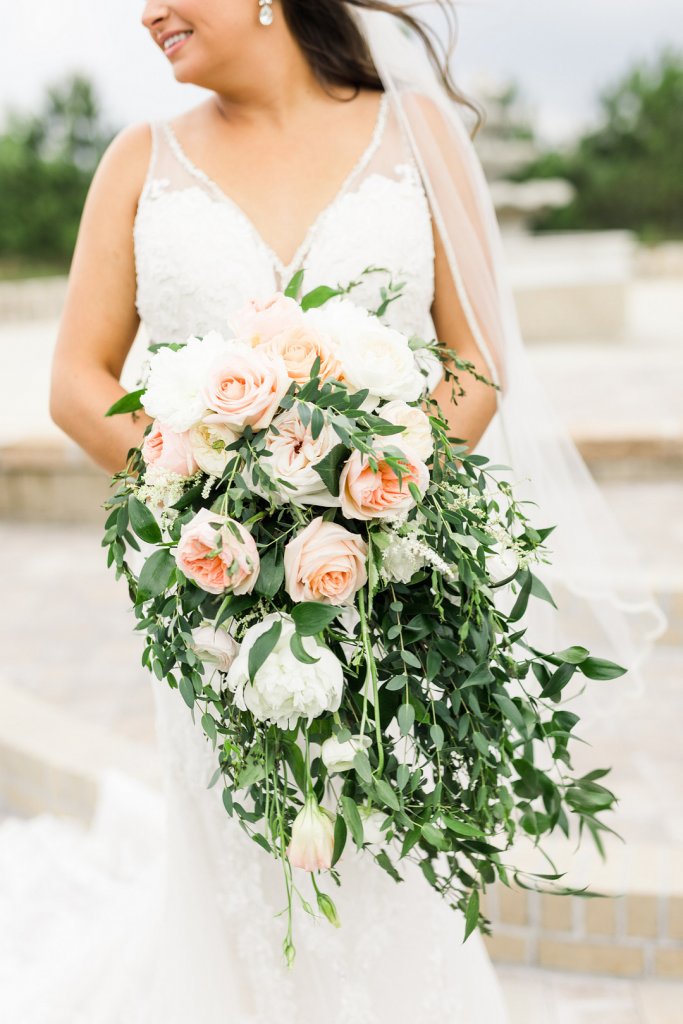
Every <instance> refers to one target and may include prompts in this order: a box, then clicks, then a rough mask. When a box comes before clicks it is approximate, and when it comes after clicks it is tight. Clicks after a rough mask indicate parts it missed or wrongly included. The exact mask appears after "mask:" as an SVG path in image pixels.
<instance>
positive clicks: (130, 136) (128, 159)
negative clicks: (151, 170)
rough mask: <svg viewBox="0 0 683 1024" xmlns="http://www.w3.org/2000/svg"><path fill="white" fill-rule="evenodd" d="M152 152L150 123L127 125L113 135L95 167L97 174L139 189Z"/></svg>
mask: <svg viewBox="0 0 683 1024" xmlns="http://www.w3.org/2000/svg"><path fill="white" fill-rule="evenodd" d="M151 153H152V126H151V125H150V124H148V123H145V122H141V123H139V124H132V125H129V126H128V127H127V128H123V129H122V130H121V131H120V132H118V134H116V135H115V136H114V138H113V139H112V140H111V142H110V143H109V145H108V146H107V148H106V150H105V151H104V154H103V156H102V159H101V160H100V163H99V166H98V168H97V172H96V176H97V177H98V178H99V179H100V180H102V179H108V180H111V181H117V182H118V184H119V186H120V187H121V186H122V187H125V186H127V185H130V187H131V188H134V187H136V186H137V185H139V186H140V189H141V188H142V186H143V184H144V181H145V176H146V174H147V168H148V165H149V161H150V157H151Z"/></svg>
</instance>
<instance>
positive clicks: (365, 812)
mask: <svg viewBox="0 0 683 1024" xmlns="http://www.w3.org/2000/svg"><path fill="white" fill-rule="evenodd" d="M358 812H359V814H360V820H361V821H362V822H363V841H364V842H365V843H369V844H370V845H371V846H375V845H378V844H383V843H386V841H387V834H386V832H384V831H382V825H383V824H384V822H385V821H386V820H387V816H386V814H383V813H382V811H376V810H374V808H372V807H359V808H358Z"/></svg>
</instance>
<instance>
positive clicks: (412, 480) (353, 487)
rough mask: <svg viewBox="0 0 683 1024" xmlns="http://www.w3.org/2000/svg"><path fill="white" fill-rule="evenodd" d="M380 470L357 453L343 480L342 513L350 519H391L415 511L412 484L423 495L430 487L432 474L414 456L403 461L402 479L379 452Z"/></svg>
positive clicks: (346, 469)
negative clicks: (411, 490) (411, 491)
mask: <svg viewBox="0 0 683 1024" xmlns="http://www.w3.org/2000/svg"><path fill="white" fill-rule="evenodd" d="M375 461H376V464H377V469H376V470H375V469H373V468H372V466H371V465H370V460H369V459H368V456H367V455H363V454H362V453H361V452H359V451H354V452H353V453H352V455H351V456H350V457H349V459H348V461H347V463H346V465H345V466H344V468H343V470H342V472H341V476H340V478H339V488H340V497H341V508H342V512H343V513H344V515H345V516H346V518H347V519H387V518H391V516H395V515H397V514H399V513H402V512H407V511H409V510H410V509H411V508H414V507H415V499H414V498H413V496H412V494H411V493H410V489H409V487H410V484H415V485H416V487H417V489H418V490H419V491H420V493H421V494H424V492H425V491H426V489H427V486H428V484H429V470H428V469H427V467H426V466H425V464H424V462H420V460H419V459H416V458H415V457H414V456H412V455H404V456H403V459H402V460H401V463H402V466H401V468H402V472H401V479H400V482H399V478H398V475H397V473H396V472H395V470H394V469H393V468H392V467H391V466H390V465H389V464H388V463H387V461H386V458H385V457H384V454H383V452H382V451H381V450H379V451H376V452H375Z"/></svg>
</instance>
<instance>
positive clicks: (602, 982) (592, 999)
mask: <svg viewBox="0 0 683 1024" xmlns="http://www.w3.org/2000/svg"><path fill="white" fill-rule="evenodd" d="M498 975H499V977H500V980H501V982H502V985H503V991H504V993H505V998H506V1000H507V1003H508V1007H509V1011H510V1024H680V1022H681V1020H682V1019H683V1013H682V1012H681V1007H682V1006H683V985H682V984H680V983H678V982H665V981H630V980H628V981H626V980H622V979H619V978H595V977H586V976H582V975H570V974H562V973H560V972H554V971H540V970H530V969H528V968H526V969H525V968H517V967H499V968H498Z"/></svg>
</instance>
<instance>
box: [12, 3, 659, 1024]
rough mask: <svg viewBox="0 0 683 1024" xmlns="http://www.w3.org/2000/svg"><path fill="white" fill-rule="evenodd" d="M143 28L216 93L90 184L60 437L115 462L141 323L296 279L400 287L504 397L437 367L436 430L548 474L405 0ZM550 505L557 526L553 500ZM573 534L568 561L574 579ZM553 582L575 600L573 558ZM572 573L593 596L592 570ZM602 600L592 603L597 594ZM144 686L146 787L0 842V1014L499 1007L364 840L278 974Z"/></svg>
mask: <svg viewBox="0 0 683 1024" xmlns="http://www.w3.org/2000/svg"><path fill="white" fill-rule="evenodd" d="M442 6H443V8H444V9H445V11H446V13H447V14H448V13H452V12H451V11H450V8H451V7H452V5H451V4H450V3H444V4H443V5H442ZM142 22H143V25H144V27H145V28H146V30H147V31H148V33H149V36H150V41H151V43H152V45H155V46H158V47H159V49H160V50H161V51H162V52H163V53H164V55H165V57H166V59H167V60H168V61H169V63H170V64H171V67H172V70H173V73H174V75H175V77H176V79H177V80H178V81H180V82H190V83H194V84H197V85H200V86H203V87H204V88H205V89H207V91H208V96H207V99H206V100H205V101H204V102H203V103H201V104H200V105H199V106H197V107H195V108H194V109H192V110H191V111H189V112H188V113H186V114H184V115H182V116H180V117H178V118H176V119H174V120H173V121H171V122H159V123H155V124H152V125H151V126H149V125H137V126H134V127H132V128H129V129H127V130H126V131H124V132H122V133H121V134H120V135H119V136H118V137H117V138H116V139H115V141H114V142H113V143H112V145H111V146H110V148H109V150H108V152H107V153H106V155H105V157H104V158H103V160H102V162H101V164H100V167H99V169H98V171H97V174H96V175H95V179H94V181H93V184H92V187H91V190H90V193H89V196H88V199H87V202H86V206H85V209H84V212H83V218H82V223H81V228H80V233H79V238H78V243H77V246H76V251H75V255H74V260H73V266H72V270H71V275H70V281H69V291H68V297H67V301H66V306H65V309H64V313H63V318H62V323H61V329H60V334H59V340H58V345H57V350H56V355H55V361H54V370H53V388H52V402H51V409H52V415H53V417H54V419H55V420H56V422H57V423H58V424H59V425H60V426H61V427H62V429H63V430H64V431H65V432H66V433H67V434H69V435H70V436H71V437H72V438H74V439H75V440H76V441H77V442H78V444H79V445H81V446H82V447H83V448H84V449H85V450H86V451H87V452H88V453H89V454H90V455H91V456H92V457H93V458H94V459H95V460H96V461H97V462H98V463H99V464H100V465H101V466H103V467H104V468H105V469H106V470H108V471H109V472H112V473H113V472H116V471H118V470H120V468H121V467H122V466H123V465H124V464H125V462H126V455H127V452H128V450H129V449H130V448H131V447H133V446H136V445H138V444H139V443H140V442H141V439H142V435H143V431H144V429H145V427H146V425H147V423H148V422H149V420H148V419H147V418H146V417H145V416H144V415H141V414H136V415H132V416H129V417H121V416H119V417H115V418H112V419H105V418H104V412H105V410H106V409H108V408H109V407H110V406H111V405H112V404H113V403H114V402H115V401H116V400H117V399H118V398H119V397H120V396H121V394H122V393H123V391H122V388H121V385H120V384H119V377H120V375H121V371H122V368H123V364H124V361H125V359H126V356H127V354H128V352H129V350H130V348H131V345H132V343H133V340H134V338H135V336H136V333H137V331H138V328H139V326H140V325H142V327H143V328H144V330H145V332H146V335H147V337H148V340H149V343H150V344H154V343H169V342H177V343H182V342H184V341H185V340H186V338H187V337H188V336H189V335H190V334H202V333H206V332H208V331H209V330H213V329H218V330H221V329H225V326H226V323H227V322H228V320H229V318H230V315H231V313H232V312H234V311H235V310H236V309H238V308H239V307H240V306H242V305H243V304H244V302H245V300H247V299H248V298H251V297H256V298H259V297H262V298H265V297H267V296H268V295H270V294H272V292H273V291H274V290H276V289H284V288H285V287H286V285H287V283H288V281H289V280H290V278H291V277H292V275H293V274H294V273H295V272H297V271H299V270H303V272H304V275H305V278H304V279H305V286H306V289H311V288H314V287H315V286H316V285H319V284H331V285H336V284H337V283H341V284H348V283H350V282H351V281H357V280H359V281H360V283H359V284H358V286H357V287H356V288H355V289H354V293H353V298H354V301H356V302H359V303H362V304H364V305H366V306H367V307H368V308H370V309H374V308H377V307H378V306H379V305H380V302H381V297H382V289H384V288H386V287H388V285H389V284H390V283H391V282H394V283H398V282H402V283H403V284H404V287H403V289H402V291H401V294H400V297H399V298H398V299H396V300H395V301H392V302H391V303H390V304H389V305H388V306H387V309H386V313H385V319H386V321H387V322H388V323H390V324H392V325H393V326H395V327H397V328H398V329H400V330H401V331H403V332H406V333H408V334H409V335H410V334H419V335H421V336H424V337H434V336H436V337H438V338H439V339H440V340H441V341H442V342H445V343H447V344H448V345H450V346H452V347H453V348H454V349H455V350H457V352H458V355H460V356H461V357H463V358H464V359H467V360H470V361H471V363H472V364H473V368H474V370H475V371H476V372H478V373H480V374H484V375H485V376H489V377H492V378H493V379H494V380H496V381H497V382H498V383H499V384H500V387H501V390H500V391H499V392H497V393H496V392H495V391H494V390H493V389H492V388H491V387H489V386H487V385H485V384H482V383H479V382H478V381H477V380H476V379H475V377H474V376H472V377H470V376H469V375H468V376H467V379H466V380H463V385H464V387H465V391H466V394H465V396H464V397H463V398H462V399H460V400H459V401H458V404H457V406H456V405H454V404H452V403H451V400H450V386H446V385H445V384H444V383H441V384H439V383H438V382H437V381H435V382H434V383H435V385H436V390H435V396H436V398H437V399H439V401H440V403H441V405H442V407H443V408H444V409H448V415H449V419H450V423H451V427H452V429H453V432H454V434H455V435H456V436H458V437H461V438H463V439H465V440H466V441H467V443H468V444H469V445H470V447H472V448H474V447H476V446H478V445H480V444H481V450H482V451H483V452H485V453H486V454H492V453H494V452H495V453H496V454H498V452H500V454H501V456H502V455H503V454H506V455H507V457H508V458H501V461H508V459H509V460H510V463H511V465H512V466H513V467H514V469H515V473H517V474H519V475H520V476H522V477H523V476H524V475H525V474H527V473H529V475H530V476H531V477H532V478H534V473H535V471H536V470H538V471H539V472H538V474H537V478H540V479H541V482H543V481H545V482H546V483H547V480H548V473H547V469H546V474H545V477H543V475H542V473H541V472H540V470H541V469H542V467H543V464H544V463H543V461H542V457H543V458H545V460H546V463H547V459H548V457H549V454H551V450H550V449H549V448H548V445H549V444H551V443H552V442H553V441H555V438H554V437H552V436H551V435H552V429H553V427H552V425H553V423H554V421H553V419H552V416H551V414H550V412H549V411H548V412H546V410H544V411H543V421H542V422H543V430H542V431H540V433H541V435H542V439H543V442H544V444H545V448H544V449H543V452H542V453H541V455H539V460H537V464H534V463H533V458H532V456H533V452H534V451H537V450H538V448H535V447H534V444H535V441H534V439H533V438H532V440H531V441H528V438H526V437H525V438H524V443H523V444H520V438H521V437H523V436H524V435H523V431H521V430H520V429H515V425H516V424H517V425H518V423H519V417H518V414H519V409H520V408H521V409H522V411H523V412H525V413H526V415H527V416H528V417H531V416H532V407H530V406H529V405H528V404H527V405H526V407H525V395H526V392H525V390H524V382H525V380H526V378H523V379H522V378H521V377H520V371H519V367H520V365H522V364H521V363H520V361H519V359H512V358H511V355H512V354H514V352H515V351H516V349H515V345H518V339H517V338H516V333H515V332H516V325H515V321H514V313H513V312H512V307H511V300H510V297H509V295H508V293H507V292H506V291H505V285H504V279H503V277H502V270H501V266H502V264H501V255H500V251H499V249H498V248H497V246H498V245H499V241H498V238H497V233H496V226H495V221H494V218H493V214H492V212H491V209H490V206H489V205H488V204H489V200H488V196H487V194H486V190H485V185H484V184H483V177H482V174H481V170H480V168H479V166H478V164H477V162H476V158H475V157H474V155H473V152H472V150H471V147H470V144H469V138H468V137H467V134H466V132H465V130H464V128H463V125H462V122H461V121H460V119H459V115H458V112H457V108H458V101H459V99H460V97H459V95H458V93H457V91H456V90H455V88H454V86H453V84H452V82H451V80H450V77H449V74H448V72H447V70H446V66H447V65H446V63H445V57H442V59H440V57H439V54H438V52H437V49H436V47H435V45H434V43H433V41H432V39H433V37H432V36H431V35H430V32H429V29H427V28H425V27H424V26H423V24H422V23H421V22H420V21H419V20H417V19H416V18H414V17H413V15H412V14H411V13H410V12H409V11H408V9H407V5H406V6H401V5H399V4H391V3H382V2H377V0H273V2H272V3H271V2H269V0H231V2H229V3H228V2H225V0H175V2H173V3H170V4H164V3H160V2H157V0H147V3H145V6H144V10H143V14H142ZM404 30H407V32H406V31H404ZM368 268H373V270H372V272H371V273H368V274H366V275H363V271H365V270H366V269H368ZM361 275H363V276H362V277H361ZM513 383H516V390H515V389H514V388H513V386H512V385H513ZM501 395H503V396H505V397H504V398H503V399H502V401H501ZM515 395H517V396H518V397H517V399H516V401H517V406H515V405H514V402H513V399H514V396H515ZM506 402H507V403H508V417H507V421H504V420H502V419H501V415H500V413H501V408H502V407H503V406H504V405H505V403H506ZM510 403H512V404H510ZM535 408H539V406H538V403H537V405H536V406H535ZM516 410H517V418H516V416H515V412H516ZM496 413H498V415H496ZM506 422H507V429H505V425H506ZM529 432H530V433H533V431H529ZM500 438H504V440H505V444H506V447H504V448H503V447H501V444H502V441H501V440H500ZM527 442H528V443H527ZM562 454H563V459H564V461H563V459H558V460H557V461H556V462H555V463H554V465H553V472H552V473H551V477H552V479H553V480H554V481H556V486H558V487H562V486H563V484H564V483H565V479H564V477H563V474H569V475H571V473H572V471H573V470H574V471H575V467H574V464H573V462H572V459H574V458H576V456H575V453H574V452H573V450H569V449H566V450H565V451H564V452H563V453H562ZM530 470H531V472H529V471H530ZM534 479H536V478H534ZM590 494H591V497H592V498H593V499H595V495H594V494H593V493H592V492H590ZM542 496H543V497H544V498H546V499H547V500H546V502H545V506H544V507H545V508H549V509H550V514H551V515H552V514H553V513H554V510H555V506H554V505H553V502H552V500H551V498H552V493H551V490H549V489H548V487H546V490H545V491H544V492H543V495H542ZM563 496H564V497H567V492H566V488H564V491H563ZM567 500H569V499H568V498H567ZM579 505H580V501H579ZM573 526H574V528H575V530H576V531H579V530H580V528H581V521H580V516H579V514H578V513H576V515H575V516H574V523H573ZM573 536H574V546H572V544H570V545H569V547H570V549H571V551H570V555H571V557H569V558H567V559H565V563H563V562H562V550H561V549H560V552H559V554H560V557H559V564H560V566H562V564H569V563H570V564H571V567H572V568H573V569H574V570H575V571H577V569H576V565H577V557H576V556H577V552H576V550H575V547H576V538H577V537H578V536H579V533H578V532H576V533H574V535H573ZM578 561H579V562H580V558H579V559H578ZM595 564H597V563H595ZM595 564H594V563H593V562H591V566H592V572H593V573H594V572H595ZM562 582H563V584H565V585H566V588H567V592H568V593H569V592H570V591H572V586H571V573H570V572H569V570H567V571H566V573H565V576H564V577H563V579H562ZM582 582H583V583H584V584H585V586H584V592H583V593H582V595H581V599H582V600H583V601H584V603H585V602H586V600H587V599H588V597H587V594H586V592H585V591H586V586H588V584H589V583H590V582H591V580H588V578H587V577H586V578H584V579H582ZM593 582H594V579H593ZM627 596H628V597H629V599H630V604H629V603H628V602H627V601H625V600H624V601H622V600H621V597H620V595H617V596H616V598H615V602H614V604H615V606H617V605H620V607H621V608H622V609H624V608H627V610H628V611H630V612H633V614H634V615H637V616H643V617H646V616H647V613H648V612H649V611H650V609H649V606H648V603H647V600H646V599H641V597H640V595H634V594H632V593H629V595H627ZM598 597H599V599H600V607H601V608H603V610H604V607H605V606H606V605H607V604H609V600H608V599H606V597H605V592H604V589H602V590H600V593H599V594H598ZM603 620H604V614H603ZM603 624H604V625H605V634H606V635H607V634H609V632H610V630H609V628H608V627H609V624H608V623H606V622H603ZM623 636H624V632H623V630H622V631H621V632H620V633H619V635H618V639H619V640H622V639H623ZM151 685H152V688H153V692H154V699H155V705H156V725H157V733H158V742H159V751H160V754H161V758H162V766H163V781H164V797H163V801H161V800H160V798H159V797H158V796H157V794H156V793H155V792H152V791H147V790H146V789H144V788H143V787H142V786H141V785H140V784H136V783H134V781H133V780H132V779H127V778H126V777H124V776H122V775H119V774H117V773H107V774H104V775H103V778H102V787H101V795H100V800H99V804H98V808H97V812H96V815H95V822H94V824H93V826H92V827H91V829H90V830H89V832H87V833H85V832H84V833H83V834H82V835H81V834H79V833H77V831H75V830H74V829H75V827H74V828H71V827H70V826H67V824H66V823H64V822H61V823H60V822H59V821H57V820H56V819H51V818H50V817H49V816H43V817H42V818H41V819H36V821H34V822H26V823H17V822H12V821H11V822H9V823H7V824H6V825H5V826H4V828H3V830H2V832H1V833H0V836H1V837H2V853H1V855H0V858H1V859H0V868H2V872H0V874H1V875H2V878H3V882H2V883H0V897H5V896H6V892H7V887H9V886H10V885H11V884H12V882H13V880H14V882H15V883H16V887H15V892H20V893H21V894H22V895H21V897H15V899H14V900H13V901H12V902H11V901H10V900H9V898H7V899H5V902H6V903H7V905H8V913H7V914H6V915H5V919H6V921H5V925H4V926H3V930H4V932H5V935H6V936H9V938H8V940H7V946H8V948H7V951H6V955H5V956H4V967H3V971H4V972H5V974H4V975H3V976H2V977H0V980H1V981H2V982H3V983H2V985H0V1011H2V1012H1V1013H0V1016H1V1017H2V1020H3V1021H6V1022H7V1024H136V1022H138V1024H162V1022H163V1024H181V1022H183V1024H185V1022H187V1021H192V1022H195V1021H196V1022H197V1024H227V1022H228V1021H230V1022H236V1024H252V1022H253V1024H256V1022H261V1021H265V1020H268V1021H270V1022H274V1024H290V1022H294V1021H303V1022H306V1024H308V1022H311V1021H313V1020H314V1019H317V1018H318V1017H319V1016H322V1015H324V1017H325V1019H326V1020H329V1021H331V1022H333V1024H385V1022H388V1021H391V1022H392V1024H402V1022H406V1024H407V1022H408V1021H413V1020H416V1019H424V1017H425V1016H426V1015H428V1014H430V1013H433V1014H435V1015H437V1014H438V1015H441V1016H442V1017H443V1018H444V1019H447V1020H451V1021H453V1022H454V1024H455V1022H457V1024H467V1022H472V1024H499V1022H504V1021H505V1020H506V1019H507V1017H506V1012H505V1009H504V1006H503V1001H502V998H501V994H500V990H499V987H498V983H497V980H496V977H495V974H494V972H493V969H492V967H491V965H490V963H489V961H488V959H487V956H486V953H485V950H484V947H483V944H482V942H481V939H480V937H479V936H473V937H472V938H470V939H469V940H468V942H467V943H465V944H464V945H463V944H462V941H461V939H462V921H461V919H460V918H459V917H458V915H457V914H455V913H454V912H453V911H452V910H451V909H449V908H448V907H447V906H446V904H445V903H444V902H442V901H441V900H440V899H439V897H438V896H436V895H435V894H434V892H433V891H432V890H431V888H430V887H429V886H427V885H426V884H425V882H424V879H422V878H421V877H420V876H419V873H418V874H417V875H416V874H411V871H410V866H409V867H408V870H407V871H406V881H405V882H404V883H403V884H402V885H399V886H397V885H396V884H395V883H394V882H393V881H391V880H390V879H389V878H388V876H386V875H384V873H383V872H381V871H379V870H378V869H377V868H376V867H375V865H374V864H373V862H372V858H370V857H369V856H367V855H364V854H362V853H356V854H348V855H347V857H346V858H345V860H346V862H345V868H344V885H343V888H342V889H341V890H340V891H339V892H338V893H337V894H335V900H336V902H337V903H338V907H339V912H340V917H341V919H342V922H343V923H342V927H341V928H340V929H339V930H334V929H332V928H330V927H329V926H328V925H326V924H324V925H321V924H320V923H319V922H318V921H316V920H314V919H312V918H310V917H307V916H306V915H305V914H304V913H303V912H301V913H300V918H301V919H300V920H299V922H298V924H297V949H298V955H297V961H296V965H295V967H294V969H293V970H292V971H289V972H288V971H287V969H286V968H285V967H284V964H283V960H282V954H281V945H280V929H279V928H278V922H277V921H276V920H275V915H277V914H278V913H280V912H281V911H282V909H283V907H282V900H281V891H280V879H279V873H278V869H277V866H276V865H275V862H274V861H271V860H270V859H269V858H268V857H267V856H265V855H259V852H258V851H255V848H254V845H253V843H251V842H250V841H249V839H248V838H247V837H246V836H245V835H244V834H243V833H242V832H241V831H240V830H239V829H238V828H237V827H236V825H235V823H234V822H233V821H232V819H230V818H228V816H227V815H226V813H225V810H224V809H223V806H222V803H221V801H220V794H219V788H218V787H216V788H214V789H208V788H207V785H208V782H209V780H210V778H211V775H212V774H213V771H214V768H215V763H214V755H213V752H212V750H211V748H210V746H209V745H208V744H207V743H206V740H205V737H204V736H203V733H202V731H201V729H200V728H199V726H195V725H194V724H193V721H192V719H191V717H190V715H189V714H188V709H187V707H186V706H185V705H184V702H183V701H181V700H178V695H177V694H175V693H173V692H172V691H171V689H170V688H169V687H167V686H165V685H164V684H163V681H162V682H161V683H160V682H159V681H157V680H156V679H154V680H153V681H152V683H151ZM0 902H2V900H0ZM11 910H14V913H9V911H11ZM10 926H11V928H12V931H9V930H8V929H9V927H10Z"/></svg>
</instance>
